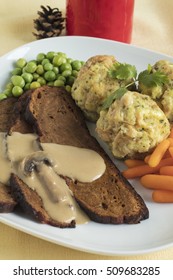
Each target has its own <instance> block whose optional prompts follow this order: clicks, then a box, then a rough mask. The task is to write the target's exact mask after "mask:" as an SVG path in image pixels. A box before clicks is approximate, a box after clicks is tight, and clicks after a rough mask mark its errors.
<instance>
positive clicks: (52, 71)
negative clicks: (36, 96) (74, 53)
mask: <svg viewBox="0 0 173 280" xmlns="http://www.w3.org/2000/svg"><path fill="white" fill-rule="evenodd" d="M83 64H84V62H83V61H80V60H73V59H72V58H69V57H67V55H66V54H65V53H63V52H54V51H50V52H48V53H47V54H45V53H39V54H38V55H37V57H36V59H35V60H30V61H28V62H27V61H26V59H25V58H19V59H18V60H17V61H16V62H15V65H14V69H13V70H12V72H11V78H10V81H9V82H8V83H7V85H6V86H5V89H4V91H3V92H2V93H1V94H0V100H2V99H4V98H7V97H10V96H15V97H19V96H20V95H21V94H22V93H23V92H25V91H26V90H28V89H35V88H38V87H41V86H43V85H49V86H57V87H59V86H61V87H65V89H66V90H67V91H68V92H71V87H72V85H73V83H74V80H75V79H76V77H77V75H78V72H79V70H80V68H81V67H82V65H83Z"/></svg>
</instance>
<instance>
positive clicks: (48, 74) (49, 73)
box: [44, 71, 56, 82]
mask: <svg viewBox="0 0 173 280" xmlns="http://www.w3.org/2000/svg"><path fill="white" fill-rule="evenodd" d="M44 78H45V80H46V81H48V82H52V81H54V80H55V79H56V74H55V73H54V72H53V71H46V72H45V73H44Z"/></svg>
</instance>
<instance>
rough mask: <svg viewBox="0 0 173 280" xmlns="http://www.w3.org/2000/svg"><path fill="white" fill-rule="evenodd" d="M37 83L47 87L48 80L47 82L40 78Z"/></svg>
mask: <svg viewBox="0 0 173 280" xmlns="http://www.w3.org/2000/svg"><path fill="white" fill-rule="evenodd" d="M37 82H38V83H39V84H40V85H41V86H43V85H46V80H45V79H44V78H43V77H39V78H38V79H37Z"/></svg>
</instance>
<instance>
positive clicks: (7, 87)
mask: <svg viewBox="0 0 173 280" xmlns="http://www.w3.org/2000/svg"><path fill="white" fill-rule="evenodd" d="M5 88H6V89H10V90H12V88H13V84H12V83H8V84H6V86H5Z"/></svg>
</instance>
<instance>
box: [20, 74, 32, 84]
mask: <svg viewBox="0 0 173 280" xmlns="http://www.w3.org/2000/svg"><path fill="white" fill-rule="evenodd" d="M22 78H23V79H24V80H25V82H26V83H31V82H32V80H33V75H32V74H31V73H27V72H25V73H23V74H22Z"/></svg>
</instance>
